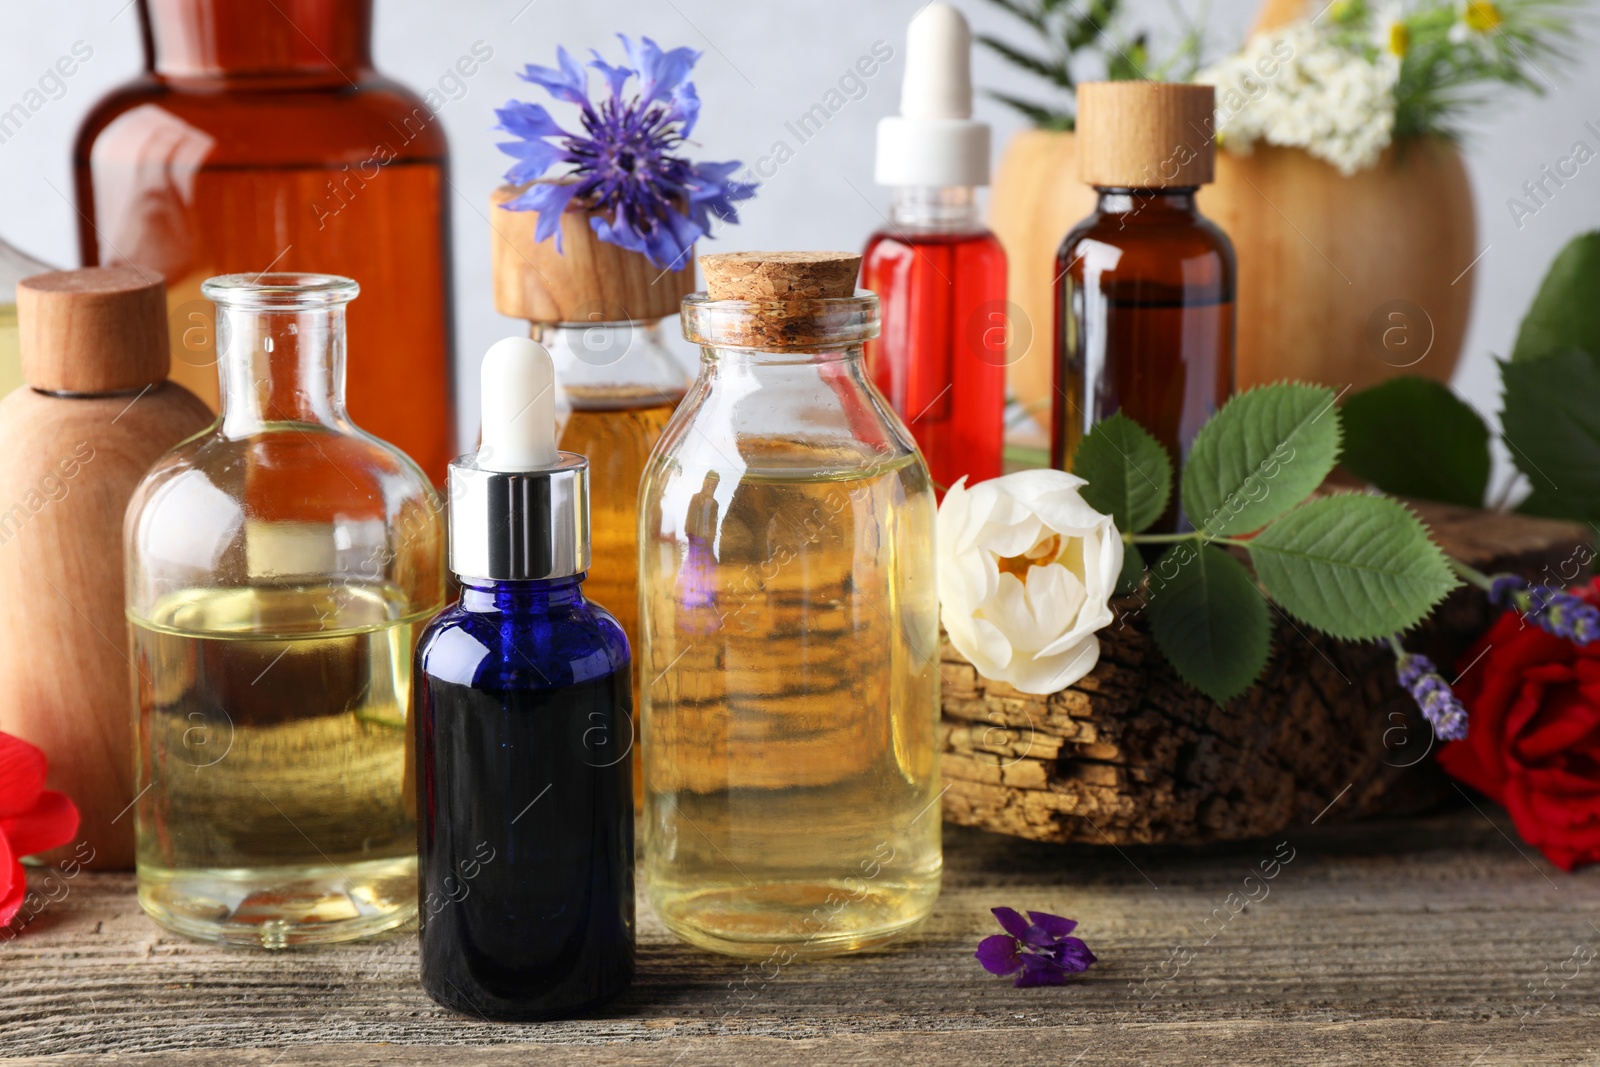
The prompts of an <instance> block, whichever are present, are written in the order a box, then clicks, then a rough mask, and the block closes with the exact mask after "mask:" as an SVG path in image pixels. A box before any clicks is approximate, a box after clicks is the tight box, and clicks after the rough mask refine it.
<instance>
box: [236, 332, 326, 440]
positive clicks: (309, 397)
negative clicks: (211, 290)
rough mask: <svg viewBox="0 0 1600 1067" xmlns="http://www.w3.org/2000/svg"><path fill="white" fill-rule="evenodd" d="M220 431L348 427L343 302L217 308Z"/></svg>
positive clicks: (238, 433)
mask: <svg viewBox="0 0 1600 1067" xmlns="http://www.w3.org/2000/svg"><path fill="white" fill-rule="evenodd" d="M217 353H218V359H217V362H218V364H219V367H220V375H221V385H222V432H223V434H224V435H226V436H228V437H243V436H246V435H248V434H252V433H258V432H260V431H261V430H263V429H265V428H267V426H268V425H270V424H273V423H311V424H319V425H325V426H329V427H333V428H335V429H340V430H344V429H347V428H348V425H347V420H346V415H345V406H344V370H345V349H344V307H343V306H342V305H340V306H337V307H323V308H314V309H285V310H270V311H269V310H262V309H259V308H239V307H227V306H219V307H218V308H217Z"/></svg>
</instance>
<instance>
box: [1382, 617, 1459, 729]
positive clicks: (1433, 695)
mask: <svg viewBox="0 0 1600 1067" xmlns="http://www.w3.org/2000/svg"><path fill="white" fill-rule="evenodd" d="M1389 643H1390V646H1391V647H1392V648H1393V649H1394V650H1395V656H1396V657H1397V658H1398V659H1399V668H1398V670H1397V671H1396V672H1395V673H1396V675H1397V676H1398V677H1399V679H1400V685H1401V687H1402V688H1404V689H1405V691H1406V692H1408V693H1410V694H1411V699H1412V700H1415V701H1416V702H1417V707H1419V708H1421V709H1422V715H1423V717H1424V718H1425V719H1427V720H1428V723H1429V725H1431V726H1432V727H1433V734H1434V736H1435V737H1437V738H1438V739H1439V740H1441V741H1460V740H1461V739H1462V738H1464V737H1466V736H1467V709H1466V705H1464V704H1462V703H1461V701H1460V700H1458V699H1456V695H1455V692H1454V691H1452V690H1451V688H1450V683H1449V682H1447V681H1445V680H1444V676H1443V675H1441V674H1440V673H1439V668H1438V667H1435V666H1434V665H1433V660H1431V659H1429V658H1428V657H1427V656H1424V655H1422V654H1421V653H1420V652H1407V651H1406V650H1405V649H1403V648H1401V647H1400V644H1399V642H1398V641H1395V640H1394V639H1393V638H1391V639H1390V642H1389Z"/></svg>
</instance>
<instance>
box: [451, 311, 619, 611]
mask: <svg viewBox="0 0 1600 1067" xmlns="http://www.w3.org/2000/svg"><path fill="white" fill-rule="evenodd" d="M481 387H482V390H483V408H482V410H483V443H482V445H481V446H480V447H479V449H478V451H477V452H476V453H473V454H469V455H465V456H462V457H461V458H460V459H458V460H456V461H455V462H454V463H452V464H450V481H449V494H450V569H451V570H452V571H454V572H455V573H456V574H458V575H460V576H461V577H463V578H478V579H488V580H494V581H501V580H505V581H526V580H537V579H542V578H563V577H568V576H571V575H574V574H579V573H581V572H583V571H586V570H588V569H589V461H588V460H587V459H586V458H584V457H583V456H580V455H577V454H576V453H573V452H561V451H558V450H557V448H556V420H555V406H556V405H555V367H554V366H553V364H552V363H551V361H550V353H549V352H547V351H546V350H545V347H544V346H543V345H541V344H539V343H538V342H536V341H531V340H529V339H528V338H526V337H507V338H506V339H505V340H503V341H497V342H496V343H495V344H494V345H493V346H491V347H490V349H489V351H488V352H487V353H485V354H484V357H483V374H482V380H481Z"/></svg>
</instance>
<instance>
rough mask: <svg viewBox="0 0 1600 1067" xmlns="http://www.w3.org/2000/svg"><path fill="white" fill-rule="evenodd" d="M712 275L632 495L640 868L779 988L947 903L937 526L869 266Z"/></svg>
mask: <svg viewBox="0 0 1600 1067" xmlns="http://www.w3.org/2000/svg"><path fill="white" fill-rule="evenodd" d="M700 266H701V270H702V271H703V272H704V274H705V279H706V291H705V292H704V293H698V294H695V295H693V296H690V297H689V298H687V299H686V300H685V301H684V304H683V325H684V335H685V336H686V337H688V338H689V339H690V340H691V341H695V342H697V343H698V344H700V345H701V346H702V356H701V361H700V374H699V377H698V379H697V380H696V382H695V385H694V387H693V388H692V389H691V390H690V392H689V394H688V397H687V398H686V399H685V401H684V404H683V406H682V407H681V408H680V409H679V411H678V413H677V415H676V416H675V417H674V418H673V421H672V423H671V424H670V425H669V426H668V427H667V430H666V433H665V434H663V436H662V439H661V443H660V445H659V446H657V448H656V451H655V453H654V454H653V455H652V456H651V458H650V462H649V465H648V468H647V470H646V472H645V480H644V485H643V487H642V488H641V489H640V500H639V542H640V589H639V603H640V648H639V653H638V658H639V660H640V668H641V677H642V678H643V679H644V685H643V687H642V690H643V708H642V721H643V727H644V745H643V755H644V761H645V776H644V777H645V809H644V834H645V845H644V854H645V859H644V868H643V871H644V877H645V880H646V886H647V892H648V894H649V897H650V900H651V903H652V905H653V906H654V908H655V911H656V914H657V915H659V916H660V917H661V919H662V921H663V922H664V923H666V925H667V926H668V927H669V928H670V929H671V930H673V931H674V932H675V933H677V934H678V935H679V936H680V937H683V938H684V939H686V940H688V941H690V942H693V943H694V944H697V945H701V946H703V947H706V948H711V949H714V950H717V951H721V952H727V953H732V954H736V955H744V956H754V957H758V958H766V959H769V960H773V961H774V962H776V963H778V964H779V965H781V964H782V963H784V962H787V961H788V960H790V959H794V958H796V957H800V956H818V955H827V954H831V953H838V952H848V951H852V950H856V949H860V948H865V947H868V946H871V945H875V944H879V943H881V942H883V941H886V940H888V939H890V938H892V937H894V936H896V935H897V934H900V933H902V932H904V931H905V930H907V929H909V928H910V927H912V926H914V925H915V924H916V923H918V922H919V921H921V920H922V919H923V918H924V917H925V916H926V915H927V914H928V912H929V910H930V909H931V908H932V906H933V902H934V899H935V898H936V897H937V896H938V892H939V879H940V871H941V853H940V838H939V834H940V830H939V810H938V797H939V764H938V752H937V747H936V744H935V734H936V728H937V722H938V717H939V671H938V641H939V620H938V602H937V587H936V582H935V571H934V556H933V547H934V546H933V537H934V516H935V503H934V495H933V489H932V486H931V484H930V481H929V477H928V471H927V467H926V466H925V465H924V462H923V459H922V456H921V455H920V454H919V453H918V451H917V449H916V446H915V444H914V443H913V441H912V439H911V436H910V434H909V432H908V431H907V430H906V427H905V425H904V424H903V423H902V422H901V421H900V419H899V418H898V417H897V416H896V415H895V414H894V412H893V411H892V410H891V409H890V408H889V407H888V405H887V404H886V403H885V402H884V399H883V397H882V394H881V393H879V392H878V391H877V390H876V389H874V388H873V387H872V386H871V384H870V382H869V381H868V378H867V375H866V371H865V367H864V365H863V360H862V345H863V344H864V342H866V341H867V340H868V339H869V338H871V337H872V336H874V335H875V334H876V332H877V328H878V325H877V311H878V301H877V297H876V296H874V295H873V294H872V293H870V292H866V291H865V290H857V289H856V288H855V281H856V277H857V272H858V270H859V267H860V258H859V257H858V256H855V255H851V254H848V253H837V252H788V253H782V252H779V253H760V252H748V253H732V254H725V255H713V256H704V257H702V258H701V260H700Z"/></svg>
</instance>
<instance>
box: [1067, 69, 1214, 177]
mask: <svg viewBox="0 0 1600 1067" xmlns="http://www.w3.org/2000/svg"><path fill="white" fill-rule="evenodd" d="M1077 131H1078V132H1077V148H1078V177H1079V178H1080V179H1081V180H1082V181H1084V182H1087V183H1088V184H1090V185H1098V186H1101V187H1102V188H1107V187H1110V188H1124V189H1167V188H1177V187H1183V186H1195V185H1205V184H1207V183H1208V182H1210V181H1211V178H1212V169H1213V165H1214V163H1215V160H1216V89H1214V88H1213V87H1212V86H1209V85H1176V84H1172V83H1169V82H1143V81H1123V82H1086V83H1085V84H1083V85H1080V86H1078V123H1077Z"/></svg>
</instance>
